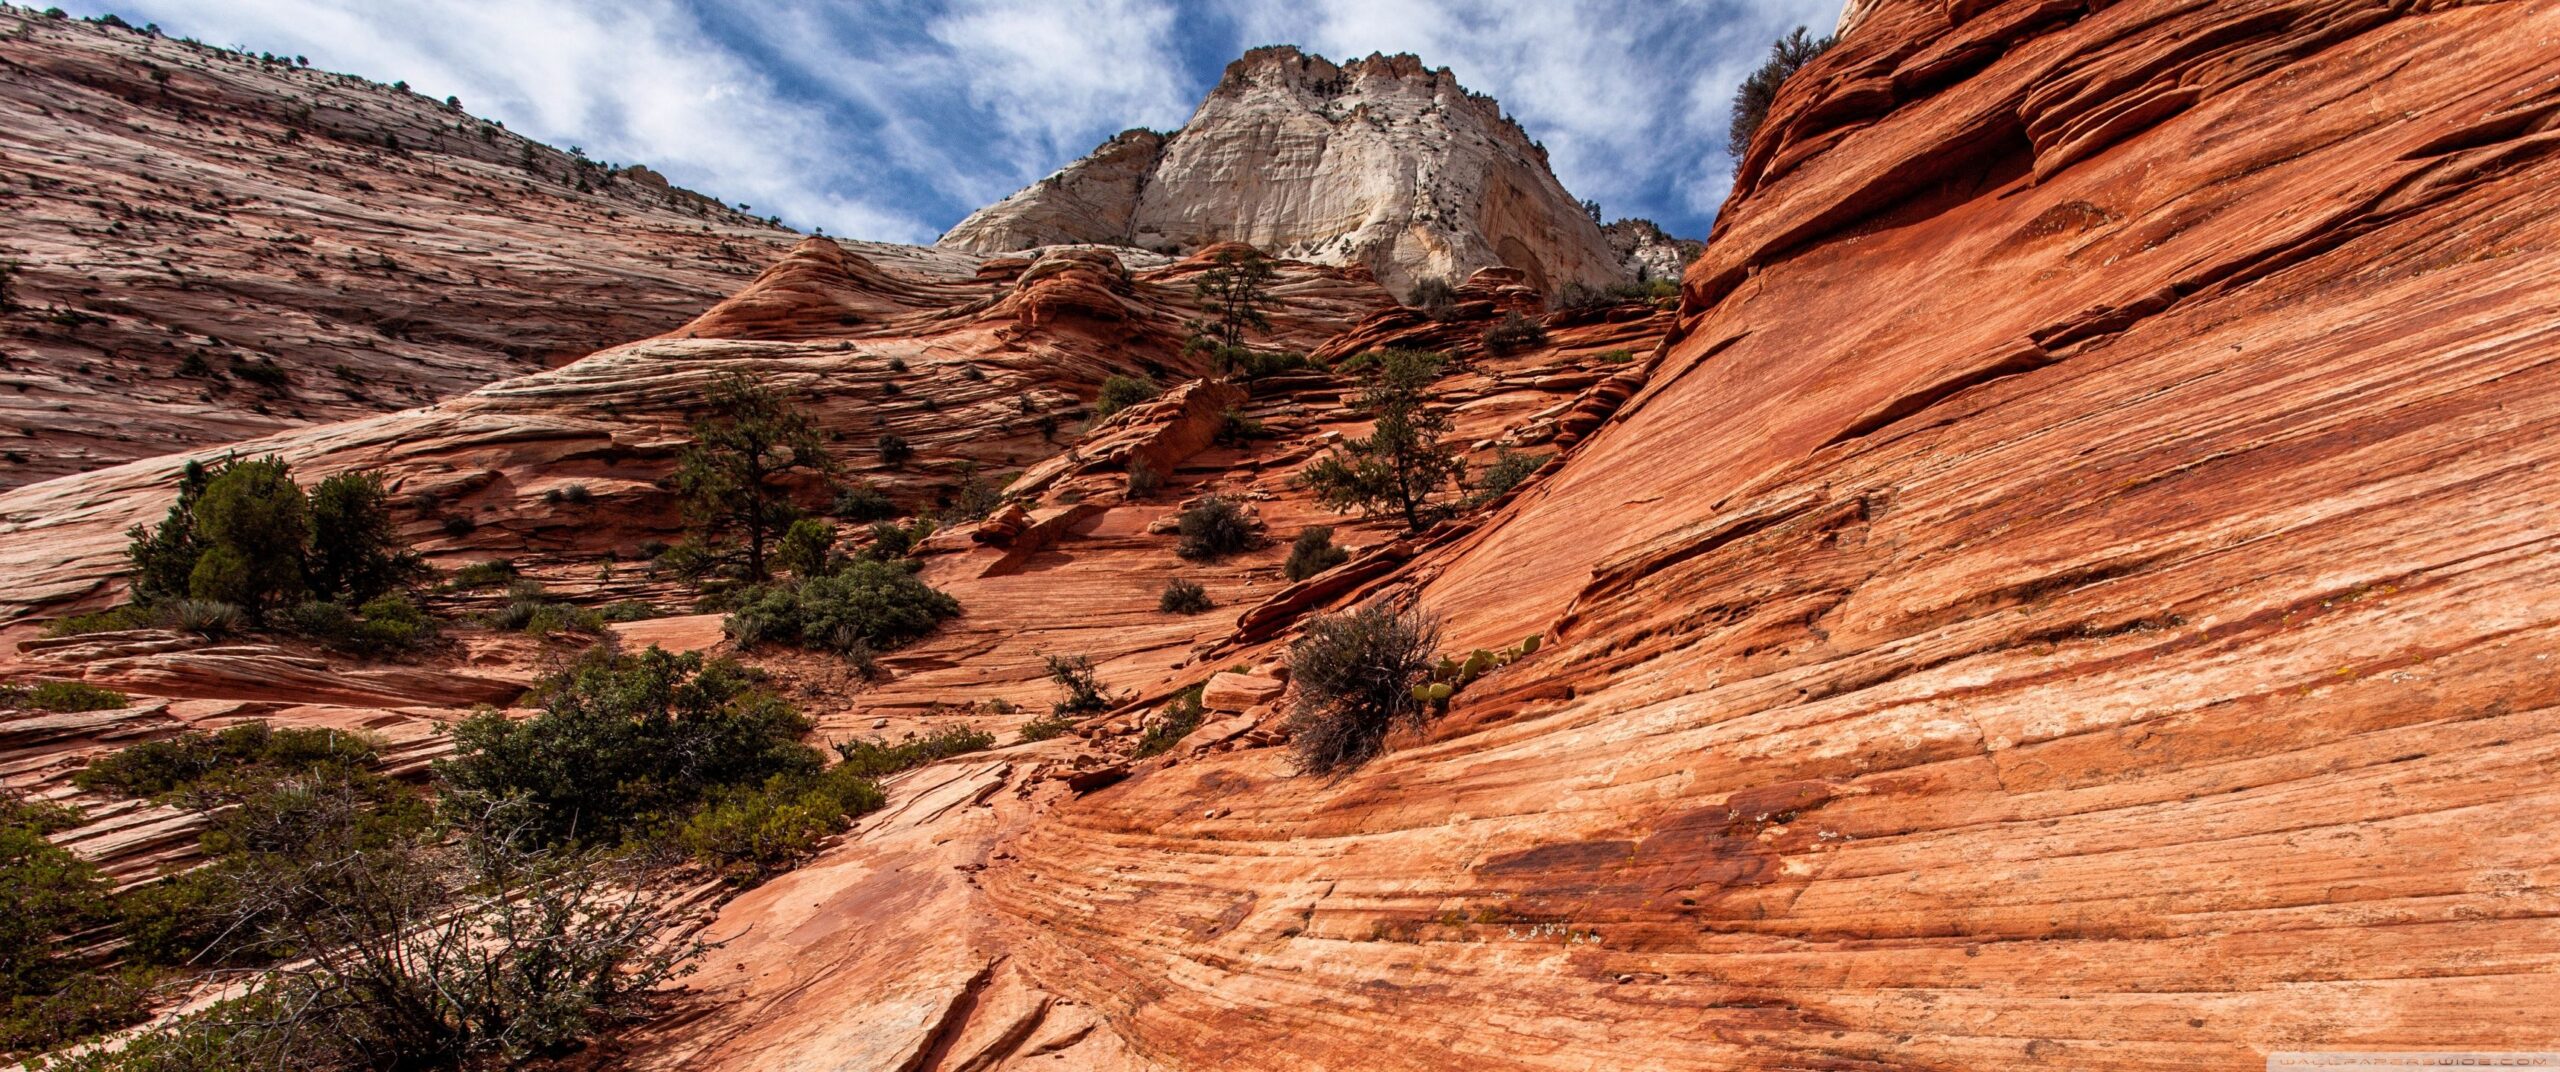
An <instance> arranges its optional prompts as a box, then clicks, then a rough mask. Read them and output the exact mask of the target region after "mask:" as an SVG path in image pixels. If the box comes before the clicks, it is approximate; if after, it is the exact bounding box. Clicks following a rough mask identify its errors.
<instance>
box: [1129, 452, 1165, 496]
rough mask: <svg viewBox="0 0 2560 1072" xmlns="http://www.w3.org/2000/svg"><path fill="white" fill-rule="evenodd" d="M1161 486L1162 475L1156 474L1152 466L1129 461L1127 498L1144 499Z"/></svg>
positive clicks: (1162, 483)
mask: <svg viewBox="0 0 2560 1072" xmlns="http://www.w3.org/2000/svg"><path fill="white" fill-rule="evenodd" d="M1163 486H1164V474H1163V473H1159V472H1157V471H1156V470H1155V467H1154V466H1151V465H1148V464H1147V463H1145V462H1142V461H1137V460H1134V459H1133V460H1131V461H1130V463H1129V498H1132V499H1144V498H1146V497H1148V496H1150V495H1153V494H1155V493H1156V489H1157V488H1161V487H1163Z"/></svg>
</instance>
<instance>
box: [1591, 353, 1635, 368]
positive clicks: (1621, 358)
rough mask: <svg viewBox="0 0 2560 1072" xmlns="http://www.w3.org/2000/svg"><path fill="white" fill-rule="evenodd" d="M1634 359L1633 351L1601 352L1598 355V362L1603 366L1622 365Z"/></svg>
mask: <svg viewBox="0 0 2560 1072" xmlns="http://www.w3.org/2000/svg"><path fill="white" fill-rule="evenodd" d="M1635 359H1636V352H1635V351H1633V350H1602V351H1600V354H1599V361H1600V363H1601V364H1604V365H1623V364H1626V363H1627V362H1630V361H1633V360H1635Z"/></svg>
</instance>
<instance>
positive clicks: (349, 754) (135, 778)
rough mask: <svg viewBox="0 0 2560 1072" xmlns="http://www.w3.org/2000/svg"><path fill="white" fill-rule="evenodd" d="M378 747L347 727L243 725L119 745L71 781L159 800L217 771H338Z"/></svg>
mask: <svg viewBox="0 0 2560 1072" xmlns="http://www.w3.org/2000/svg"><path fill="white" fill-rule="evenodd" d="M381 749H382V746H381V743H380V742H378V741H375V740H374V739H372V738H370V737H366V736H364V735H361V734H355V733H349V732H347V731H345V730H333V729H321V728H313V727H302V726H287V727H283V728H277V727H275V726H273V725H270V724H268V723H266V722H263V721H259V722H243V723H240V724H238V725H234V726H226V727H223V728H222V729H220V730H216V731H214V732H211V733H206V732H204V731H201V730H192V731H189V732H186V733H182V734H179V735H178V736H175V737H169V738H164V739H161V740H157V741H144V742H142V743H141V744H136V745H129V746H126V747H124V748H120V749H117V750H116V751H114V752H110V753H107V754H106V755H103V756H100V757H98V758H97V759H94V760H91V761H90V762H89V765H88V766H86V767H83V768H81V769H80V771H79V773H77V774H74V775H72V776H71V781H72V784H75V785H78V786H79V787H81V788H83V789H90V790H96V791H99V792H108V793H116V794H120V795H123V796H128V797H161V796H167V795H170V794H174V793H180V792H184V791H186V790H189V789H193V788H196V786H197V783H199V782H201V781H203V780H205V779H207V778H209V777H212V776H214V775H215V774H217V773H220V774H224V775H225V776H226V777H227V778H230V779H232V780H234V781H244V782H267V781H274V780H278V779H282V778H286V777H289V776H297V775H309V774H314V773H324V774H344V773H346V772H349V771H357V770H362V769H364V768H366V767H369V766H371V765H372V764H373V763H374V761H375V760H376V759H378V758H380V755H381Z"/></svg>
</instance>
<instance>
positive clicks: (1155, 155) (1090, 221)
mask: <svg viewBox="0 0 2560 1072" xmlns="http://www.w3.org/2000/svg"><path fill="white" fill-rule="evenodd" d="M1231 241H1232V242H1249V243H1252V244H1253V245H1255V246H1258V247H1261V248H1262V249H1263V250H1264V251H1266V252H1269V253H1271V254H1273V255H1275V256H1280V257H1286V258H1290V259H1294V260H1304V261H1311V262H1315V263H1319V264H1341V265H1354V264H1356V265H1363V266H1366V267H1367V268H1368V269H1369V270H1370V271H1371V272H1372V273H1374V274H1375V275H1376V276H1377V277H1378V279H1379V281H1380V282H1382V283H1385V284H1386V285H1387V287H1388V289H1389V290H1392V291H1394V292H1396V293H1398V294H1402V293H1404V291H1405V290H1406V289H1407V288H1409V287H1410V286H1411V285H1412V284H1413V283H1414V282H1415V281H1416V280H1418V279H1421V278H1424V277H1437V278H1445V279H1448V280H1450V281H1451V282H1455V281H1457V280H1460V279H1463V278H1465V277H1466V276H1467V275H1469V274H1470V273H1472V272H1474V271H1475V270H1476V269H1479V268H1485V267H1490V266H1494V265H1509V266H1511V267H1513V268H1517V269H1520V270H1521V271H1522V272H1523V273H1525V274H1526V275H1527V276H1528V278H1529V279H1530V281H1531V283H1532V285H1534V286H1536V287H1537V288H1538V289H1540V290H1543V291H1550V292H1552V291H1553V290H1554V289H1555V288H1559V287H1561V286H1563V285H1564V284H1566V283H1570V282H1579V283H1583V284H1587V285H1592V286H1602V285H1607V284H1611V283H1619V282H1624V281H1625V280H1627V279H1628V278H1630V277H1631V274H1632V273H1631V271H1630V270H1629V268H1628V267H1627V265H1626V263H1625V260H1624V258H1623V257H1622V256H1620V255H1619V254H1618V253H1616V252H1613V251H1612V250H1611V248H1610V243H1609V241H1608V239H1606V238H1604V237H1603V236H1602V235H1601V233H1600V227H1599V224H1598V223H1597V221H1594V220H1593V219H1591V217H1590V216H1589V215H1588V214H1586V213H1585V212H1584V211H1583V209H1582V208H1581V207H1580V205H1579V204H1577V203H1576V202H1575V201H1574V198H1573V195H1571V194H1569V193H1566V192H1565V189H1564V186H1563V185H1562V184H1560V183H1558V182H1557V181H1556V178H1555V174H1554V173H1553V172H1552V171H1550V170H1549V169H1548V167H1547V158H1546V150H1545V149H1544V148H1541V147H1540V146H1538V145H1537V144H1536V143H1535V142H1532V141H1531V140H1530V139H1529V136H1528V135H1527V134H1526V133H1525V132H1523V131H1522V130H1521V129H1520V126H1519V124H1518V123H1515V122H1513V121H1512V120H1511V118H1510V117H1509V116H1506V115H1504V114H1503V112H1502V106H1501V105H1500V104H1498V103H1497V102H1495V101H1494V100H1493V99H1492V98H1490V97H1486V96H1482V95H1480V94H1476V93H1471V92H1469V91H1467V89H1466V88H1465V87H1463V86H1460V85H1459V84H1458V82H1457V79H1456V78H1455V77H1453V76H1452V75H1450V73H1449V71H1448V69H1447V68H1445V67H1444V68H1429V67H1425V66H1423V64H1422V61H1421V60H1419V59H1417V58H1415V57H1413V56H1410V55H1397V56H1376V55H1373V56H1370V57H1368V58H1366V59H1359V60H1353V61H1351V62H1349V63H1344V64H1338V65H1337V64H1335V63H1332V62H1330V61H1328V60H1326V59H1325V58H1323V57H1321V56H1313V55H1309V54H1307V53H1304V52H1300V51H1299V50H1297V49H1294V48H1286V47H1274V48H1259V49H1255V50H1253V51H1251V52H1248V53H1246V54H1245V56H1244V58H1242V59H1239V60H1237V61H1236V62H1235V63H1233V64H1231V65H1229V66H1228V68H1227V72H1226V77H1225V79H1224V80H1222V81H1221V82H1219V83H1218V86H1217V88H1216V89H1214V90H1211V91H1210V93H1209V97H1208V99H1206V100H1204V101H1202V102H1201V103H1200V107H1199V108H1198V109H1197V110H1196V111H1194V112H1193V113H1192V115H1191V119H1190V121H1189V122H1187V123H1185V124H1183V127H1182V129H1180V130H1178V131H1175V132H1173V133H1172V134H1158V133H1155V132H1153V131H1146V130H1132V131H1129V132H1126V133H1123V134H1120V135H1118V136H1116V137H1114V138H1112V139H1111V140H1110V141H1107V142H1105V143H1103V145H1102V147H1101V148H1098V149H1096V150H1094V152H1093V153H1092V155H1090V156H1087V157H1085V158H1084V159H1082V160H1079V161H1076V162H1075V163H1072V164H1069V165H1067V166H1066V167H1065V168H1063V169H1061V170H1060V171H1058V172H1057V173H1056V174H1054V175H1051V176H1049V177H1048V178H1045V179H1042V180H1040V181H1039V182H1038V183H1035V184H1033V185H1031V186H1030V187H1027V188H1025V189H1024V190H1022V191H1021V192H1019V193H1016V194H1014V195H1013V196H1011V197H1008V198H1006V199H1004V200H1002V201H999V202H997V203H995V204H993V205H990V206H988V207H986V208H984V209H980V210H979V211H978V212H976V213H975V214H972V215H971V216H970V217H969V218H968V219H966V220H962V221H961V222H960V223H959V225H958V226H955V227H953V228H952V229H951V231H950V232H949V233H947V234H945V235H943V236H942V240H941V244H942V245H944V246H947V247H951V248H956V249H966V250H972V251H976V252H982V253H993V252H1005V251H1011V250H1021V249H1030V248H1033V247H1037V246H1045V245H1052V244H1057V243H1070V242H1095V243H1112V244H1119V245H1131V246H1138V247H1140V248H1144V249H1150V250H1155V251H1158V252H1162V253H1170V254H1187V253H1191V252H1194V251H1197V250H1199V249H1202V248H1204V247H1207V246H1210V245H1214V244H1216V243H1219V242H1231Z"/></svg>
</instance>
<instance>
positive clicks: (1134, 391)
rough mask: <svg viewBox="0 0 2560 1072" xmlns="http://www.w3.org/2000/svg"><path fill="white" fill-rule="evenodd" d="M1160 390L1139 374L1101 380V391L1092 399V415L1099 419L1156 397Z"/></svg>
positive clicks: (1151, 381)
mask: <svg viewBox="0 0 2560 1072" xmlns="http://www.w3.org/2000/svg"><path fill="white" fill-rule="evenodd" d="M1160 393H1161V392H1160V391H1159V390H1158V389H1157V388H1156V385H1155V381H1153V380H1149V379H1146V378H1145V377H1141V376H1113V377H1110V378H1108V379H1105V380H1103V381H1102V393H1101V394H1100V395H1099V396H1097V397H1096V398H1095V399H1094V402H1093V416H1094V418H1095V419H1097V420H1099V419H1101V418H1104V417H1108V416H1110V415H1112V414H1114V413H1118V412H1120V411H1121V410H1124V409H1127V408H1129V407H1131V406H1134V405H1137V404H1138V403H1140V402H1145V401H1147V400H1149V399H1152V398H1154V397H1156V395H1158V394H1160Z"/></svg>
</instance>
